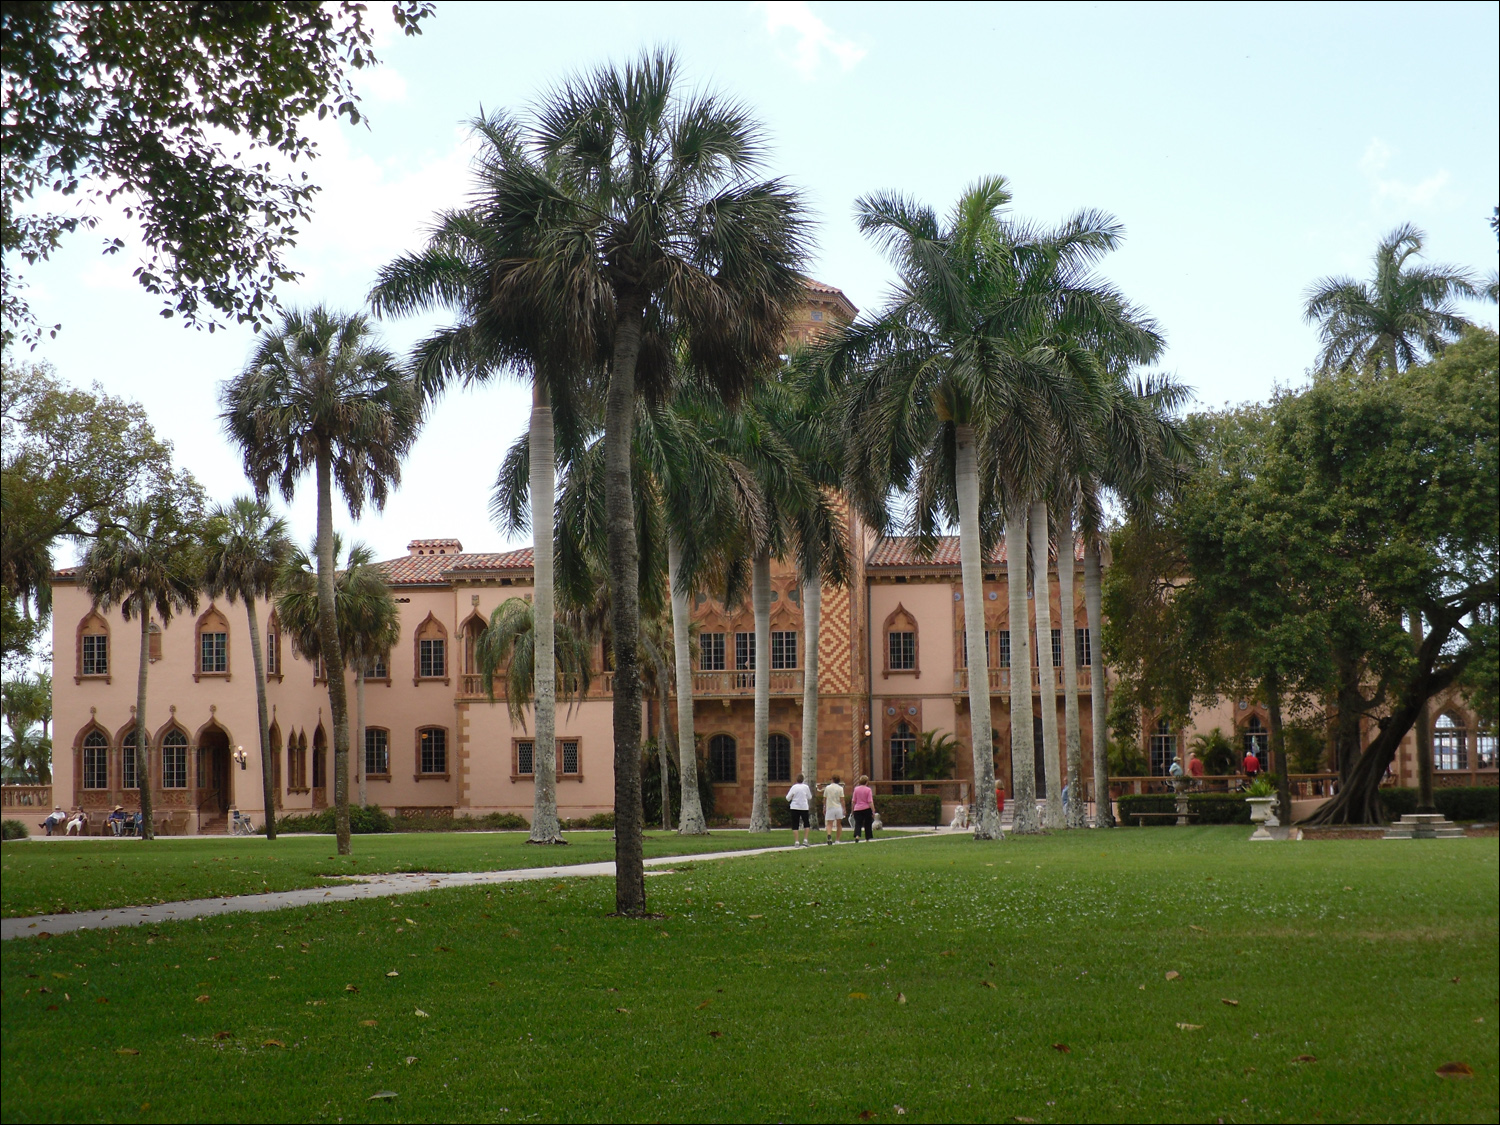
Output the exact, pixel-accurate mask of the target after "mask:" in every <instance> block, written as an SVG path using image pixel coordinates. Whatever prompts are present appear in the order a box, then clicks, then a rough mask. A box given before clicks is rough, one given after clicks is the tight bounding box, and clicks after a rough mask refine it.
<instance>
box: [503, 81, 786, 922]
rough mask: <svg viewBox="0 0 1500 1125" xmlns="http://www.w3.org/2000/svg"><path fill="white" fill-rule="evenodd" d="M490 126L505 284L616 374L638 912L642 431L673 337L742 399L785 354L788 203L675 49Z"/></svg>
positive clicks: (618, 802) (739, 126)
mask: <svg viewBox="0 0 1500 1125" xmlns="http://www.w3.org/2000/svg"><path fill="white" fill-rule="evenodd" d="M491 128H492V129H493V130H494V131H495V133H496V134H497V135H503V136H504V137H506V138H508V141H507V143H508V144H509V145H510V147H511V154H510V156H509V157H508V158H507V160H506V161H505V163H504V166H503V167H497V168H495V169H494V170H493V172H492V176H493V179H494V184H493V190H494V192H495V194H496V196H497V197H498V198H500V199H502V200H504V201H505V203H506V208H505V212H504V214H503V215H502V216H501V217H500V222H501V224H502V225H504V226H505V227H506V229H507V230H514V231H518V232H521V235H522V237H520V238H518V241H528V240H529V243H530V248H529V250H527V252H525V253H522V254H518V255H517V256H516V257H515V258H513V259H511V260H510V261H509V263H508V265H507V268H506V271H505V274H504V275H503V276H502V277H500V278H499V279H497V281H496V284H497V285H498V286H500V287H504V288H512V289H514V290H516V291H518V292H526V293H529V294H532V295H534V297H535V300H533V301H528V305H529V306H530V307H537V306H540V307H541V308H542V309H543V310H544V316H543V322H544V323H546V324H548V325H549V326H551V327H552V328H553V330H554V331H555V332H556V333H557V334H558V335H559V336H560V337H562V338H563V339H564V340H565V341H566V344H567V347H568V351H569V352H570V353H571V354H573V355H575V356H577V357H578V363H579V366H580V367H581V368H582V367H588V368H590V369H601V368H602V369H606V370H607V371H608V383H607V390H606V393H605V408H604V459H605V461H606V474H605V476H606V505H607V509H608V513H609V515H608V529H607V530H608V536H607V537H608V580H609V592H610V608H611V614H612V619H613V620H612V628H611V638H612V643H613V646H614V744H615V824H616V831H615V838H616V856H615V858H616V868H615V869H616V878H615V898H616V907H617V910H618V912H619V913H620V914H622V915H637V914H640V913H641V912H642V911H643V910H644V909H645V896H646V887H645V877H644V868H643V865H642V859H643V857H642V851H641V848H642V837H641V829H642V824H641V818H642V813H641V795H640V740H641V684H640V668H639V659H640V656H639V651H638V649H639V639H640V601H639V597H638V593H637V590H636V580H637V577H638V574H639V570H640V566H639V557H638V549H637V528H636V526H635V518H634V517H635V489H634V485H633V483H632V461H633V456H634V449H633V446H634V441H633V432H634V428H635V422H636V414H637V399H638V397H639V394H640V393H641V391H642V390H646V391H650V390H651V389H652V388H653V387H659V386H662V385H663V384H664V383H665V382H666V379H665V376H666V375H667V373H668V371H669V369H670V367H671V365H672V359H673V353H672V351H671V348H670V347H669V346H668V344H667V342H668V341H670V340H673V339H675V338H676V335H677V333H678V332H679V331H680V333H681V334H682V336H684V337H685V338H686V347H687V351H688V354H689V355H690V356H691V357H692V359H693V362H694V367H695V369H696V370H698V371H699V372H700V374H701V375H702V377H704V378H707V379H710V380H712V381H713V382H715V383H716V384H718V385H719V386H720V387H721V388H723V389H724V390H725V391H726V392H728V393H730V395H731V397H732V393H733V392H736V391H738V390H739V389H740V388H742V387H743V386H745V385H746V384H747V383H748V382H749V381H750V379H751V378H752V376H753V373H754V372H755V371H756V370H757V368H758V366H759V365H760V364H762V363H764V362H766V361H768V360H769V359H771V358H772V357H774V356H776V355H777V354H778V352H779V351H780V347H781V336H782V330H783V327H784V324H785V320H786V309H787V306H788V305H789V304H790V302H791V301H793V300H795V299H796V298H797V297H798V295H799V293H800V288H801V278H800V275H799V273H798V267H799V265H800V263H801V258H802V254H803V244H804V238H805V235H804V229H805V228H804V220H803V218H802V213H801V204H800V201H799V200H798V198H797V196H796V195H795V193H793V192H791V191H790V190H788V189H787V188H786V187H785V186H784V185H783V184H781V183H780V182H778V181H767V180H757V179H755V178H754V176H755V173H756V172H757V171H758V168H759V165H760V162H761V159H762V152H763V149H764V143H763V139H762V135H761V132H760V130H759V128H758V127H757V126H756V125H754V124H753V123H752V122H751V121H750V120H749V118H748V117H747V116H746V115H745V113H744V112H743V110H741V109H740V108H739V107H738V106H737V105H734V104H731V103H726V102H725V101H723V100H722V99H720V98H717V97H715V96H713V95H710V94H702V93H697V94H693V95H687V94H684V93H683V92H682V91H681V90H680V89H679V83H678V78H677V63H676V61H675V59H674V58H673V57H672V56H671V55H670V54H668V53H665V52H658V53H656V54H653V55H648V56H644V57H642V58H641V59H639V60H638V61H637V62H635V63H634V64H631V65H629V66H626V67H624V68H620V69H615V68H608V67H606V68H601V69H599V70H596V71H594V72H592V73H590V74H587V75H583V76H580V77H578V78H575V79H572V80H570V81H568V82H567V83H565V84H564V85H563V86H561V87H560V88H558V89H556V90H554V91H552V92H551V93H549V94H548V95H546V96H545V97H544V98H543V99H542V101H541V102H540V103H539V105H538V107H537V108H536V110H535V111H533V113H532V114H531V115H530V116H529V118H528V120H527V123H526V125H525V127H524V128H522V127H521V126H520V125H519V124H516V123H513V122H511V121H510V120H509V119H507V118H504V117H494V118H491Z"/></svg>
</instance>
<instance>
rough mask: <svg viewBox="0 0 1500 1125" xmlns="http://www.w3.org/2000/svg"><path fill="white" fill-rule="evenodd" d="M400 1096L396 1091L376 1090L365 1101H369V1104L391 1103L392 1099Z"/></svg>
mask: <svg viewBox="0 0 1500 1125" xmlns="http://www.w3.org/2000/svg"><path fill="white" fill-rule="evenodd" d="M398 1096H399V1095H398V1094H397V1093H396V1091H395V1090H376V1091H375V1092H374V1093H373V1094H371V1095H370V1096H369V1097H368V1098H366V1099H365V1100H366V1101H369V1102H385V1101H390V1100H391V1099H392V1098H394V1097H398Z"/></svg>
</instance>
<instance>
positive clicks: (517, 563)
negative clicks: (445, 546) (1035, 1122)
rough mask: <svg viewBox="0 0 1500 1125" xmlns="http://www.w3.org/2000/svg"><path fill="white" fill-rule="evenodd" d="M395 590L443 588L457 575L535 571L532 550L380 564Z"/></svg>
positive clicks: (417, 557) (413, 558)
mask: <svg viewBox="0 0 1500 1125" xmlns="http://www.w3.org/2000/svg"><path fill="white" fill-rule="evenodd" d="M377 565H378V566H379V567H380V569H381V570H382V571H384V573H385V580H386V581H387V582H389V583H390V584H391V585H392V586H441V585H443V584H444V583H445V582H447V580H448V579H447V576H448V574H450V573H451V572H454V571H469V572H473V571H488V570H511V571H514V570H523V571H530V570H531V548H530V547H523V548H521V549H520V550H517V551H499V552H495V551H469V552H464V553H460V554H454V555H407V556H406V557H404V558H399V559H387V560H386V561H384V562H382V563H378V564H377Z"/></svg>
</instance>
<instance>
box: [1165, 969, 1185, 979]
mask: <svg viewBox="0 0 1500 1125" xmlns="http://www.w3.org/2000/svg"><path fill="white" fill-rule="evenodd" d="M1180 976H1182V974H1181V973H1179V972H1178V971H1177V970H1176V969H1168V970H1167V979H1168V980H1176V979H1177V978H1178V977H1180Z"/></svg>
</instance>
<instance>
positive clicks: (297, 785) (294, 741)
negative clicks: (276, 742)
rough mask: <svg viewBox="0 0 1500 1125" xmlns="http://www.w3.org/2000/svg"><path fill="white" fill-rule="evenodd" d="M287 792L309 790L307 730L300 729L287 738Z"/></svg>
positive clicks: (304, 791)
mask: <svg viewBox="0 0 1500 1125" xmlns="http://www.w3.org/2000/svg"><path fill="white" fill-rule="evenodd" d="M286 759H287V761H286V764H287V774H288V779H287V787H286V788H287V792H288V793H290V792H292V791H293V790H295V791H297V792H299V793H306V792H307V732H306V731H299V732H297V733H296V734H294V735H292V736H291V738H289V739H288V740H287V744H286Z"/></svg>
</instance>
